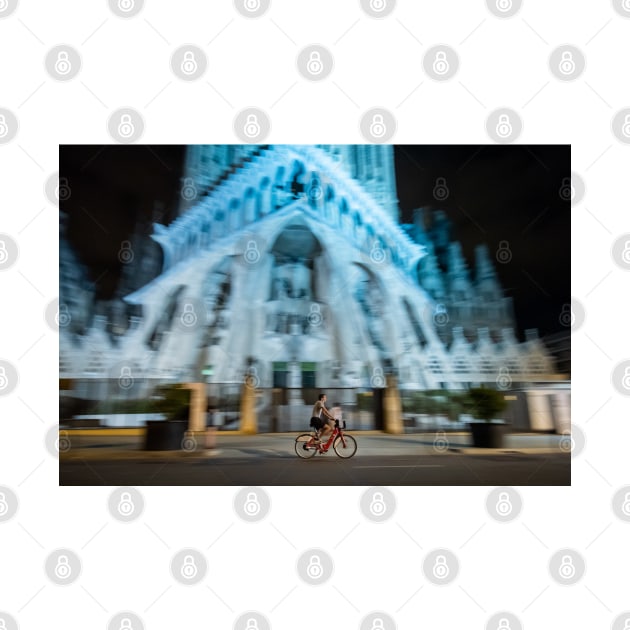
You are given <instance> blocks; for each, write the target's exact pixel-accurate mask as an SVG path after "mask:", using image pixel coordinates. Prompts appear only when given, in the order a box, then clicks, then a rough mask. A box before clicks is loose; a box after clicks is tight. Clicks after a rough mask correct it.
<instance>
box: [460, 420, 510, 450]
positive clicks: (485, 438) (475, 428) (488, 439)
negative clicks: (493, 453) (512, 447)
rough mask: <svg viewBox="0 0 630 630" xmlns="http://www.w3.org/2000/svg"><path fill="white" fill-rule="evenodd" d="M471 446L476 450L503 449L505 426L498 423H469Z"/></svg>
mask: <svg viewBox="0 0 630 630" xmlns="http://www.w3.org/2000/svg"><path fill="white" fill-rule="evenodd" d="M468 426H469V427H470V432H471V433H472V439H473V446H476V447H478V448H503V444H504V436H505V434H506V433H507V424H505V423H499V422H469V423H468Z"/></svg>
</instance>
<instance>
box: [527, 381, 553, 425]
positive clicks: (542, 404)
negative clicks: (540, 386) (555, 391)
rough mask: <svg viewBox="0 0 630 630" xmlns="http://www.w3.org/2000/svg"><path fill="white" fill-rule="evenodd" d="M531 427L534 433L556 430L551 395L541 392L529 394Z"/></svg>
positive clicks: (528, 405) (530, 392)
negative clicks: (550, 401) (550, 400)
mask: <svg viewBox="0 0 630 630" xmlns="http://www.w3.org/2000/svg"><path fill="white" fill-rule="evenodd" d="M527 407H528V409H529V426H530V428H531V429H532V430H533V431H550V430H552V429H553V428H554V426H553V417H552V415H551V406H550V405H549V395H548V394H547V393H545V392H541V391H536V390H533V391H529V392H527Z"/></svg>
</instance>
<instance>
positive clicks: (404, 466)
mask: <svg viewBox="0 0 630 630" xmlns="http://www.w3.org/2000/svg"><path fill="white" fill-rule="evenodd" d="M353 468H444V466H443V465H442V464H407V465H397V466H353Z"/></svg>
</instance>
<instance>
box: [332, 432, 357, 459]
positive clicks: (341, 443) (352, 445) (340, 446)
mask: <svg viewBox="0 0 630 630" xmlns="http://www.w3.org/2000/svg"><path fill="white" fill-rule="evenodd" d="M333 448H334V449H335V453H337V455H339V457H343V458H344V459H348V458H349V457H352V456H353V455H354V454H355V453H356V452H357V441H356V440H355V439H354V438H353V437H352V436H351V435H346V434H345V433H344V434H343V437H341V435H338V436H337V437H336V438H335V441H334V442H333Z"/></svg>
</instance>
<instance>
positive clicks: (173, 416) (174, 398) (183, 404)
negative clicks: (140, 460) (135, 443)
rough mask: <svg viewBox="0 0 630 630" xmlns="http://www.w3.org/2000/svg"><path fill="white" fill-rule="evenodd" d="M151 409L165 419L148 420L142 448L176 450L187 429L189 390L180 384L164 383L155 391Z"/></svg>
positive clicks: (180, 445) (148, 449) (180, 444)
mask: <svg viewBox="0 0 630 630" xmlns="http://www.w3.org/2000/svg"><path fill="white" fill-rule="evenodd" d="M155 394H156V398H155V400H154V404H153V410H154V411H155V412H156V413H161V414H164V415H165V416H166V420H148V421H147V423H146V425H147V431H146V435H145V442H144V448H145V450H147V451H176V450H179V449H181V448H182V440H183V439H184V435H185V433H186V431H187V429H188V413H189V407H190V390H188V389H185V388H183V387H181V386H180V385H164V386H162V387H159V388H158V389H157V390H156V392H155Z"/></svg>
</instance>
